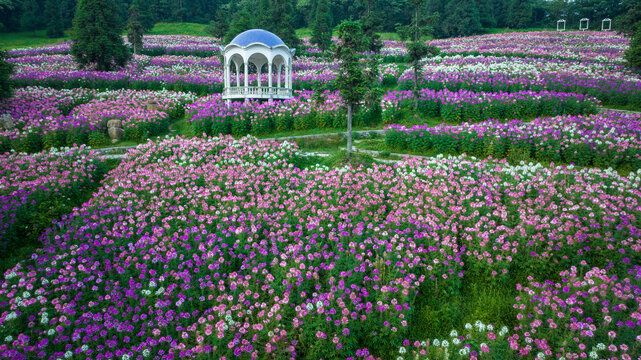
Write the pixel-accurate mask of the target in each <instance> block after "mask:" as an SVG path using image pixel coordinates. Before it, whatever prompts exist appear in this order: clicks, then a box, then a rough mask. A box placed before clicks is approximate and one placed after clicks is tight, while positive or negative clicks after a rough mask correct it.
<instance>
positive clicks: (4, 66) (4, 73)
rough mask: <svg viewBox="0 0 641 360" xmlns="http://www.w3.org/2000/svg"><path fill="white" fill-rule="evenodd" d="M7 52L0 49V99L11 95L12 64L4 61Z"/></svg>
mask: <svg viewBox="0 0 641 360" xmlns="http://www.w3.org/2000/svg"><path fill="white" fill-rule="evenodd" d="M6 57H7V53H6V52H5V51H2V50H0V101H2V100H4V99H7V98H9V97H11V94H12V89H11V88H12V86H13V82H12V80H11V73H12V72H13V65H12V64H9V63H8V62H6V61H5V58H6Z"/></svg>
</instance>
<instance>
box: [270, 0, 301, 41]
mask: <svg viewBox="0 0 641 360" xmlns="http://www.w3.org/2000/svg"><path fill="white" fill-rule="evenodd" d="M293 20H294V17H293V9H292V2H291V0H272V1H271V26H272V28H271V29H270V30H271V31H272V32H273V33H274V34H276V35H278V37H280V38H281V40H283V41H284V42H285V44H286V45H287V46H289V47H290V48H295V47H297V46H298V44H299V41H300V40H299V39H298V36H296V30H295V29H294V22H293Z"/></svg>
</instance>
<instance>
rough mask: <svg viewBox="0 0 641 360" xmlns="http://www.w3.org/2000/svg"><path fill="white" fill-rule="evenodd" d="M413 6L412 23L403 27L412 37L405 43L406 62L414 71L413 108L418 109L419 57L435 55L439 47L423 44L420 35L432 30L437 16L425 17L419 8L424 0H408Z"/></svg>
mask: <svg viewBox="0 0 641 360" xmlns="http://www.w3.org/2000/svg"><path fill="white" fill-rule="evenodd" d="M410 3H411V4H412V6H413V7H414V16H413V19H412V23H411V24H410V25H409V26H408V27H407V28H406V29H405V33H406V34H408V35H409V36H410V37H411V38H412V42H411V43H409V44H408V45H407V62H408V63H410V64H412V70H413V72H414V74H413V75H414V86H413V88H412V96H413V98H414V110H416V109H418V87H419V79H420V78H421V77H422V75H421V63H420V61H421V59H423V58H424V57H426V56H428V55H436V54H438V52H439V49H438V48H436V47H435V46H432V45H429V46H428V45H425V42H424V41H421V36H423V35H425V34H429V33H431V32H432V26H431V24H432V23H434V22H435V21H436V19H437V18H438V16H431V17H427V18H425V17H424V16H423V15H422V14H421V9H422V8H423V7H424V5H425V0H410Z"/></svg>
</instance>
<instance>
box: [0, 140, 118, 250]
mask: <svg viewBox="0 0 641 360" xmlns="http://www.w3.org/2000/svg"><path fill="white" fill-rule="evenodd" d="M0 166H1V168H2V176H1V177H0V205H1V206H0V225H1V226H0V253H2V255H4V254H5V253H6V252H8V251H10V248H11V247H12V246H15V245H16V243H19V242H21V241H24V238H25V237H26V236H27V235H28V230H26V229H30V227H31V226H36V228H37V229H39V230H41V231H42V230H44V228H46V227H48V226H49V225H50V222H51V218H52V217H53V218H55V217H58V216H60V215H63V214H66V213H67V212H68V211H70V210H71V207H69V208H67V209H64V206H65V204H67V206H69V204H74V203H77V202H78V200H77V199H78V198H79V197H80V196H81V194H82V192H83V191H85V190H86V189H89V188H95V187H96V186H95V184H93V183H94V182H95V181H96V180H97V179H99V178H100V176H101V173H104V172H105V171H106V169H105V164H104V158H102V157H101V156H99V155H98V154H97V153H95V152H94V151H91V150H88V149H86V148H84V147H74V148H65V149H52V150H51V151H49V152H43V153H39V154H33V155H27V154H19V153H8V154H5V155H3V156H2V157H0ZM63 210H64V211H63ZM43 220H44V221H47V220H48V221H49V224H47V223H44V224H43V223H42V221H43ZM2 258H4V256H2Z"/></svg>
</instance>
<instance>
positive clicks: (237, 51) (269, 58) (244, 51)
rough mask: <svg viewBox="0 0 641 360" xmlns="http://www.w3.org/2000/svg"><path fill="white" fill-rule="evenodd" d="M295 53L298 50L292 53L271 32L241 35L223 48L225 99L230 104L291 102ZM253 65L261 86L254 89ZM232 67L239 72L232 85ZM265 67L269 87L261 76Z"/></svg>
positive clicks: (256, 31)
mask: <svg viewBox="0 0 641 360" xmlns="http://www.w3.org/2000/svg"><path fill="white" fill-rule="evenodd" d="M295 52H296V49H290V48H289V47H287V45H285V43H284V42H283V41H282V40H281V39H280V38H279V37H278V36H276V35H274V34H273V33H271V32H269V31H266V30H261V29H252V30H247V31H245V32H243V33H241V34H240V35H238V36H237V37H236V38H234V40H232V41H231V43H229V45H227V46H225V47H224V48H222V53H223V57H224V62H223V66H224V79H225V88H224V89H223V99H224V100H225V101H226V102H227V104H230V103H231V101H232V100H238V99H242V100H244V101H248V100H249V99H266V100H269V101H272V100H274V99H277V100H284V99H290V98H291V97H292V96H293V90H292V58H293V56H294V53H295ZM250 64H251V65H253V66H255V67H256V72H257V84H256V85H252V86H250V85H249V69H250ZM232 65H234V68H235V75H236V76H235V80H236V81H235V83H233V82H232ZM265 66H266V67H267V74H268V75H267V84H263V79H262V76H261V75H262V74H263V67H265ZM241 68H242V71H243V74H241ZM283 73H284V77H283ZM274 76H276V81H275V82H276V83H275V84H274ZM283 78H284V80H283ZM241 79H242V82H241Z"/></svg>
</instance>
